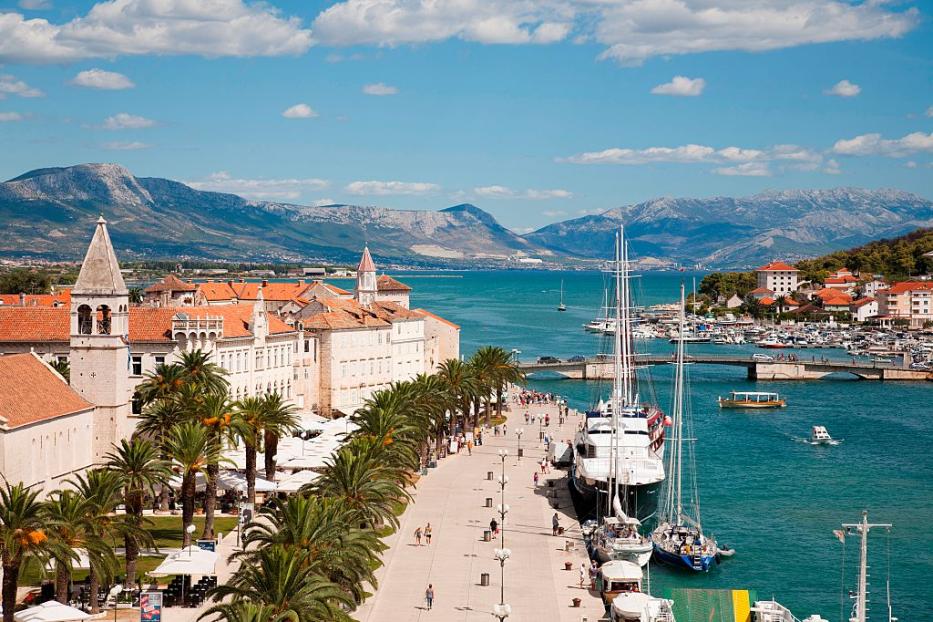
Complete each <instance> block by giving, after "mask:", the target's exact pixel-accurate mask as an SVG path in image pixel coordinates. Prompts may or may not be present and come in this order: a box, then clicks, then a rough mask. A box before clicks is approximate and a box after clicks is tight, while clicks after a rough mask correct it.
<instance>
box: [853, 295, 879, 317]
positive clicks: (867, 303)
mask: <svg viewBox="0 0 933 622" xmlns="http://www.w3.org/2000/svg"><path fill="white" fill-rule="evenodd" d="M849 313H850V314H851V315H852V319H853V320H855V321H857V322H866V321H868V320H869V319H871V318H873V317H875V316H876V315H878V301H877V300H875V299H874V298H871V297H866V298H860V299H858V300H855V301H853V302H852V303H851V304H850V305H849Z"/></svg>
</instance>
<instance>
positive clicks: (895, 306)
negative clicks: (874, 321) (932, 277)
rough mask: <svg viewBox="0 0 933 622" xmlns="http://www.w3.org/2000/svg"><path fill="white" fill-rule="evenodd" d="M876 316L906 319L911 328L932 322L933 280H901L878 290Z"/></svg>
mask: <svg viewBox="0 0 933 622" xmlns="http://www.w3.org/2000/svg"><path fill="white" fill-rule="evenodd" d="M877 298H878V316H879V317H882V318H885V319H891V320H906V321H907V322H908V325H909V326H910V327H911V328H922V327H923V326H924V325H925V324H926V323H927V322H933V281H901V282H899V283H894V284H893V285H892V286H891V287H889V288H887V289H882V290H879V291H878V293H877Z"/></svg>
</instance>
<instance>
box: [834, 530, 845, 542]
mask: <svg viewBox="0 0 933 622" xmlns="http://www.w3.org/2000/svg"><path fill="white" fill-rule="evenodd" d="M833 535H834V536H836V537H837V538H839V541H840V542H842V543H843V544H845V543H846V533H845V532H844V531H842V530H841V529H833Z"/></svg>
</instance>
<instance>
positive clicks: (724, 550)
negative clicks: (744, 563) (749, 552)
mask: <svg viewBox="0 0 933 622" xmlns="http://www.w3.org/2000/svg"><path fill="white" fill-rule="evenodd" d="M718 547H719V551H718V552H717V553H716V554H717V555H718V556H719V557H732V556H733V555H735V549H734V548H732V547H731V546H727V545H725V544H719V545H718Z"/></svg>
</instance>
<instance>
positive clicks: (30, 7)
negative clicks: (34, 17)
mask: <svg viewBox="0 0 933 622" xmlns="http://www.w3.org/2000/svg"><path fill="white" fill-rule="evenodd" d="M19 8H21V9H26V10H27V11H47V10H48V9H51V8H52V3H51V2H49V0H19Z"/></svg>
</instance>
